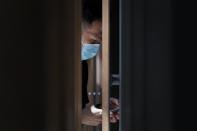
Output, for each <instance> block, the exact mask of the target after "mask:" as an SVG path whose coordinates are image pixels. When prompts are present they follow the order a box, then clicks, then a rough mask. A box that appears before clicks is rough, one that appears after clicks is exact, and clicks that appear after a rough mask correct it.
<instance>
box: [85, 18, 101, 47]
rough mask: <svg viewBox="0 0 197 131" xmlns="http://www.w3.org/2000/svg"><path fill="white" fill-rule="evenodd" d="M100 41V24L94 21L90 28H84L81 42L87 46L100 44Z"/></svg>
mask: <svg viewBox="0 0 197 131" xmlns="http://www.w3.org/2000/svg"><path fill="white" fill-rule="evenodd" d="M101 41H102V24H101V22H100V21H94V22H92V24H91V25H90V26H86V27H85V28H84V30H83V33H82V42H83V43H87V44H100V43H101Z"/></svg>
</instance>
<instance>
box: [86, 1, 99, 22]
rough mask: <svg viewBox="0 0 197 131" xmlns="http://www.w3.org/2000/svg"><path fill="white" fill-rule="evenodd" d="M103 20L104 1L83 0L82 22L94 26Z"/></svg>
mask: <svg viewBox="0 0 197 131" xmlns="http://www.w3.org/2000/svg"><path fill="white" fill-rule="evenodd" d="M101 19H102V0H82V21H83V22H85V23H87V24H92V22H93V21H95V20H99V21H101Z"/></svg>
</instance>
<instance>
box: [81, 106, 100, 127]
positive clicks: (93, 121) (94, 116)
mask: <svg viewBox="0 0 197 131" xmlns="http://www.w3.org/2000/svg"><path fill="white" fill-rule="evenodd" d="M81 122H82V124H84V125H89V126H98V125H99V124H101V122H102V113H92V112H91V107H90V106H89V105H87V106H86V107H85V108H84V109H83V110H82V120H81Z"/></svg>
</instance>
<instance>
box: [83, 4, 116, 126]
mask: <svg viewBox="0 0 197 131" xmlns="http://www.w3.org/2000/svg"><path fill="white" fill-rule="evenodd" d="M81 39H82V51H81V52H82V57H81V60H82V90H83V92H82V108H83V110H82V124H84V125H90V126H98V125H99V124H101V122H102V118H101V116H102V115H101V114H94V113H92V112H91V110H90V106H87V105H86V104H87V103H88V102H89V100H88V96H87V82H88V65H87V62H86V60H88V59H91V58H94V57H95V56H96V54H97V52H98V50H99V48H100V46H101V45H100V43H101V42H102V0H82V37H81ZM110 106H111V107H118V106H119V102H118V100H117V99H115V98H110ZM118 119H119V113H112V114H111V115H110V122H112V123H114V122H116V121H117V120H118Z"/></svg>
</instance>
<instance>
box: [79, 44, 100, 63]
mask: <svg viewBox="0 0 197 131" xmlns="http://www.w3.org/2000/svg"><path fill="white" fill-rule="evenodd" d="M99 47H100V44H86V43H83V44H82V50H81V60H88V59H91V58H93V57H94V56H96V54H97V52H98V50H99Z"/></svg>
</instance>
